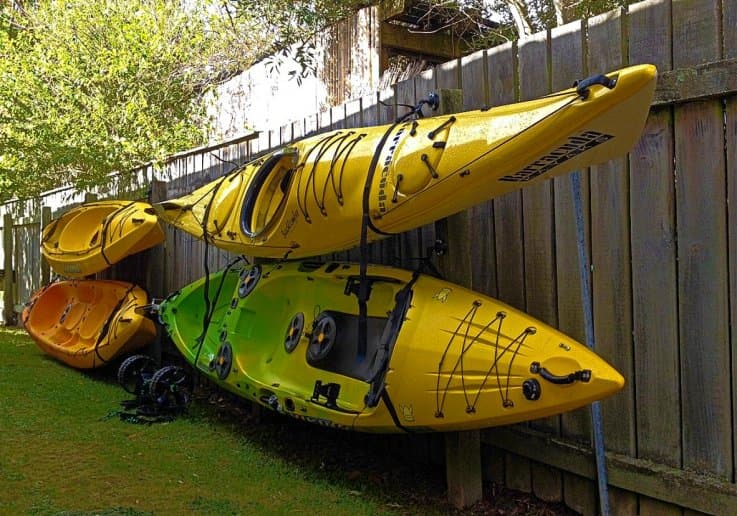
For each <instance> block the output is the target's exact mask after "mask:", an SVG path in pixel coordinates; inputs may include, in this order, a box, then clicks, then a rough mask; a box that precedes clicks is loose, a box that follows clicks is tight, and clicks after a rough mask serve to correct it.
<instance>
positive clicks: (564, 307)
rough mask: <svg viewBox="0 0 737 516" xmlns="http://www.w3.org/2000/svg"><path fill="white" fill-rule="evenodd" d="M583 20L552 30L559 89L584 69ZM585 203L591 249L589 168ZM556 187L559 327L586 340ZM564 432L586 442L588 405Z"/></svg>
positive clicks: (573, 251)
mask: <svg viewBox="0 0 737 516" xmlns="http://www.w3.org/2000/svg"><path fill="white" fill-rule="evenodd" d="M583 34H584V31H583V23H582V22H581V21H578V22H573V23H569V24H567V25H563V26H561V27H557V28H555V29H553V32H552V40H551V63H552V66H551V83H552V89H553V90H554V91H558V90H560V89H564V88H567V87H570V85H571V84H573V81H574V80H576V79H577V78H580V77H583V76H584V75H586V73H585V70H584V64H585V63H584V41H583ZM580 174H581V191H582V197H583V199H582V200H583V203H584V208H583V212H584V233H585V236H586V246H587V249H590V244H591V242H590V239H589V232H590V219H589V171H588V170H583V171H580ZM553 182H554V188H555V192H554V193H555V241H556V279H557V284H558V291H557V292H558V314H557V315H558V328H559V329H560V330H561V331H563V332H564V333H566V334H568V335H570V336H571V337H573V338H575V339H577V340H578V341H579V342H585V340H586V335H585V330H584V314H583V303H582V299H581V275H580V272H579V271H580V269H579V259H578V244H577V242H578V240H577V236H576V220H575V212H574V205H573V195H572V190H571V178H570V177H569V176H564V177H560V178H556V179H554V180H553ZM561 430H562V432H563V435H567V436H570V437H574V438H576V439H579V440H582V441H585V440H588V439H589V435H590V433H591V414H590V411H589V409H588V408H583V409H579V410H575V411H572V412H569V413H567V414H564V415H563V416H562V417H561Z"/></svg>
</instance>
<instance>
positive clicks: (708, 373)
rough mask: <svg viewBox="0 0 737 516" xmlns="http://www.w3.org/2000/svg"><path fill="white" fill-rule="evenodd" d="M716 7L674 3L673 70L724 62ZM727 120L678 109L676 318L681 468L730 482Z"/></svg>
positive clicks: (705, 105) (707, 108)
mask: <svg viewBox="0 0 737 516" xmlns="http://www.w3.org/2000/svg"><path fill="white" fill-rule="evenodd" d="M719 7H720V6H719V2H717V1H716V0H692V1H689V2H674V3H673V7H672V19H673V37H674V41H677V42H678V44H675V45H674V47H673V66H674V68H683V67H687V66H693V65H700V64H702V63H705V62H710V61H715V60H718V59H719V58H720V46H721V36H720V28H721V24H720V16H721V15H720V9H719ZM723 116H724V114H723V111H722V104H721V102H720V101H702V102H693V103H688V104H683V105H679V106H677V108H676V109H675V157H676V176H677V181H676V202H677V204H676V214H677V217H676V221H677V234H678V248H677V249H678V251H677V252H678V305H679V312H678V316H679V339H680V361H681V403H682V421H683V422H682V425H683V427H682V431H683V436H682V439H683V466H684V467H687V468H693V469H696V470H699V471H707V472H712V473H715V474H717V475H720V476H725V477H726V476H729V477H731V475H732V457H733V450H732V439H731V434H732V427H731V425H732V415H731V410H732V407H731V403H730V402H729V401H727V400H729V399H730V395H731V394H730V393H731V386H732V385H731V381H730V380H729V378H730V371H729V365H730V363H729V358H730V355H729V341H728V338H729V337H728V315H727V301H728V298H727V263H726V262H727V260H726V256H727V243H726V231H727V229H726V216H725V215H726V213H725V212H726V210H725V206H726V204H725V203H726V198H725V195H726V192H725V185H726V177H725V157H724V126H723V124H724V118H723ZM694 142H698V145H694Z"/></svg>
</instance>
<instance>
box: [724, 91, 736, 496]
mask: <svg viewBox="0 0 737 516" xmlns="http://www.w3.org/2000/svg"><path fill="white" fill-rule="evenodd" d="M725 124H726V127H725V128H726V131H725V136H726V139H727V142H726V143H727V146H726V148H727V155H726V165H727V199H728V204H727V209H728V211H727V227H728V228H729V233H728V235H727V238H728V240H729V254H728V256H729V299H730V304H729V306H730V315H729V320H730V327H731V328H732V332H731V335H730V337H731V338H730V344H731V350H732V357H731V358H732V428H733V429H735V428H737V396H735V395H734V393H737V374H735V371H737V331H735V328H737V302H736V301H735V300H737V206H735V204H734V202H735V200H737V97H731V98H729V99H727V101H726V113H725ZM732 452H733V464H735V465H737V446H735V449H733V450H732ZM734 474H735V473H734V471H733V475H734ZM735 480H737V479H735V477H734V476H733V477H732V482H734V481H735Z"/></svg>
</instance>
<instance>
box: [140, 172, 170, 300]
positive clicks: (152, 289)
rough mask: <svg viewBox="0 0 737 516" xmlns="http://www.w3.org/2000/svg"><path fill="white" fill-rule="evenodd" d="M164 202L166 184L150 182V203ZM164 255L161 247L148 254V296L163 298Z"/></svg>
mask: <svg viewBox="0 0 737 516" xmlns="http://www.w3.org/2000/svg"><path fill="white" fill-rule="evenodd" d="M165 200H166V183H165V182H163V181H157V180H154V181H152V182H151V194H150V202H151V203H152V204H153V203H157V202H161V201H165ZM167 273H168V271H167V267H166V253H165V250H164V246H163V245H157V246H156V247H154V248H153V249H151V251H150V252H149V254H148V263H147V267H146V285H145V286H146V291H147V292H148V294H149V296H151V297H157V298H163V297H164V296H165V295H166V294H168V291H167V290H166V284H165V278H166V275H167Z"/></svg>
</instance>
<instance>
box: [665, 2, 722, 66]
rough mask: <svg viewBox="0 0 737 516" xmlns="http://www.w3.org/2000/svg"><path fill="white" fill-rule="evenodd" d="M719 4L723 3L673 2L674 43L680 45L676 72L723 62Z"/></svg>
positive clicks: (675, 49)
mask: <svg viewBox="0 0 737 516" xmlns="http://www.w3.org/2000/svg"><path fill="white" fill-rule="evenodd" d="M719 3H720V2H719V0H675V1H674V2H673V6H672V20H673V41H675V42H677V44H676V45H674V47H673V68H676V69H677V68H686V67H689V66H695V65H700V64H703V63H710V62H713V61H717V60H719V59H721V55H720V47H721V35H720V33H721V23H720V16H721V15H720V5H719ZM731 30H734V27H733V28H732V29H731Z"/></svg>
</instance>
